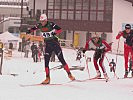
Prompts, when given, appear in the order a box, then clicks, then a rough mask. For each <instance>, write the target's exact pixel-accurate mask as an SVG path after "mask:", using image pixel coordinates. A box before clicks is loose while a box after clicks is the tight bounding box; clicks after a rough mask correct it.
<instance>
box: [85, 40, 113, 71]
mask: <svg viewBox="0 0 133 100" xmlns="http://www.w3.org/2000/svg"><path fill="white" fill-rule="evenodd" d="M93 39H94V38H91V39H89V40H88V41H87V42H86V45H85V49H86V50H88V48H89V44H90V43H91V42H92V44H93V48H89V49H90V50H91V49H94V50H95V53H94V56H93V63H94V66H95V69H96V71H99V67H98V64H97V62H98V60H99V65H100V67H101V69H102V71H103V73H106V70H105V67H104V65H103V60H104V56H105V53H106V52H108V51H110V50H111V46H110V45H109V44H108V43H107V42H106V41H104V40H102V39H101V38H99V40H98V42H97V43H95V42H94V41H93Z"/></svg>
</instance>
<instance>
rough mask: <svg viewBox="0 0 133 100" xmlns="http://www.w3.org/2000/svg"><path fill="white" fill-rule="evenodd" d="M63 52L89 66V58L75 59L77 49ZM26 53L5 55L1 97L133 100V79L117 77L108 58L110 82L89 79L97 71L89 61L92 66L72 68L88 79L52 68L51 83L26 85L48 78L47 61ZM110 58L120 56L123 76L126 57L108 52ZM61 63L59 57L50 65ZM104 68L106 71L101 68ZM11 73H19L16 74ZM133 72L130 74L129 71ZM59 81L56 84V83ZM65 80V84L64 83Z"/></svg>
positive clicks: (90, 53)
mask: <svg viewBox="0 0 133 100" xmlns="http://www.w3.org/2000/svg"><path fill="white" fill-rule="evenodd" d="M93 53H94V52H93V51H88V52H87V53H86V56H88V57H91V58H92V56H93ZM63 54H64V58H65V60H66V62H67V63H68V65H69V67H71V66H74V65H79V66H81V67H82V66H86V62H85V59H84V58H82V60H81V63H80V62H79V61H75V58H76V50H72V49H63ZM23 56H24V53H21V52H17V51H13V57H12V58H7V57H5V58H4V62H3V70H2V72H3V75H0V100H117V99H118V100H132V99H133V79H116V78H114V76H113V73H112V72H110V71H109V66H108V61H107V59H106V58H105V60H104V65H105V68H106V71H107V73H108V76H109V77H110V80H109V82H105V80H86V79H88V78H89V74H90V77H94V76H95V75H96V71H95V69H94V66H93V62H92V61H91V62H89V63H88V67H89V74H88V70H87V68H86V67H85V70H84V71H79V70H72V71H71V72H72V73H73V75H74V76H75V78H76V79H78V80H86V81H84V82H76V81H75V82H69V78H68V77H67V74H66V72H65V71H64V70H63V69H57V70H51V71H50V72H51V83H52V84H53V85H46V86H26V87H22V86H20V85H31V84H38V83H41V82H42V81H43V80H44V79H45V72H44V63H43V60H42V62H38V63H34V62H33V60H32V58H31V54H30V55H29V58H24V57H23ZM106 57H107V58H108V60H109V61H111V59H112V58H113V59H116V58H117V59H118V61H117V68H116V74H117V76H118V77H120V78H122V77H123V75H124V58H123V56H117V55H113V54H109V53H108V54H106ZM57 65H60V62H58V59H56V62H51V63H50V68H53V67H55V66H57ZM101 72H102V71H101ZM11 74H18V76H12V75H11ZM129 76H130V74H129ZM54 84H56V85H54ZM60 84H62V85H60Z"/></svg>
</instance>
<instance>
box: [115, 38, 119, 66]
mask: <svg viewBox="0 0 133 100" xmlns="http://www.w3.org/2000/svg"><path fill="white" fill-rule="evenodd" d="M119 42H120V39H119V40H118V47H117V52H116V64H117V55H118V51H119Z"/></svg>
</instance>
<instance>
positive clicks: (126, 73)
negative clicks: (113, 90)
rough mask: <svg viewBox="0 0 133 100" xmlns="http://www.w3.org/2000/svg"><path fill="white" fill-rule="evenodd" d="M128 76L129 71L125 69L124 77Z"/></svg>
mask: <svg viewBox="0 0 133 100" xmlns="http://www.w3.org/2000/svg"><path fill="white" fill-rule="evenodd" d="M127 76H128V71H127V70H126V71H125V75H124V78H127Z"/></svg>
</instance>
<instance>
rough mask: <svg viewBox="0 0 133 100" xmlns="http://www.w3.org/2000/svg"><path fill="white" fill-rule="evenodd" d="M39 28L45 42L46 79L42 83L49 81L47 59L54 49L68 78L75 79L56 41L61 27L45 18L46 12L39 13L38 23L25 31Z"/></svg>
mask: <svg viewBox="0 0 133 100" xmlns="http://www.w3.org/2000/svg"><path fill="white" fill-rule="evenodd" d="M37 29H40V30H41V32H42V36H43V37H44V40H45V41H44V42H45V43H46V48H45V72H46V80H44V81H43V82H42V84H49V83H50V70H49V61H50V57H51V54H52V52H53V51H54V52H55V54H56V55H57V57H58V59H59V60H60V62H61V63H62V65H63V67H64V69H65V70H66V72H67V74H68V77H69V78H70V80H75V77H74V76H73V75H72V74H71V72H70V69H69V67H68V64H67V63H66V61H65V60H64V57H63V53H62V49H61V47H60V44H59V42H58V38H57V36H56V35H58V34H60V33H61V32H62V29H61V28H60V27H59V26H58V25H56V24H55V23H53V22H50V21H48V20H47V16H46V14H41V16H40V23H38V24H37V25H36V26H34V27H33V28H31V29H30V30H28V31H27V33H31V32H33V31H34V30H37Z"/></svg>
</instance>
